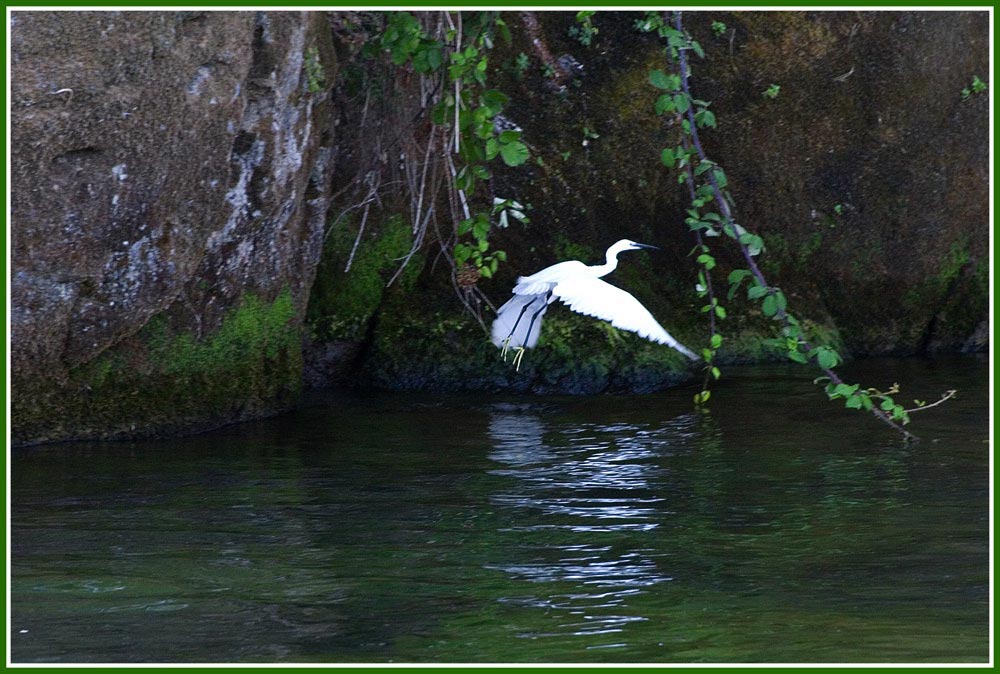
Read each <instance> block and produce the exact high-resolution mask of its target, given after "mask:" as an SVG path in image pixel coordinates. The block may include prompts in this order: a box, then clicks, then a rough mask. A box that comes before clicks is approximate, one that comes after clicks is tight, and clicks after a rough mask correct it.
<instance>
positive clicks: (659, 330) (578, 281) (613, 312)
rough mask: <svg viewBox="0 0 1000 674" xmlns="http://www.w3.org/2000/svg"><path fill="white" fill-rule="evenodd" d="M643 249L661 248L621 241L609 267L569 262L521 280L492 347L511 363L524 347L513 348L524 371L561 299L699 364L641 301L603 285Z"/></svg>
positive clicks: (499, 313) (612, 251)
mask: <svg viewBox="0 0 1000 674" xmlns="http://www.w3.org/2000/svg"><path fill="white" fill-rule="evenodd" d="M640 248H653V249H656V246H647V245H646V244H642V243H636V242H635V241H630V240H628V239H622V240H621V241H618V242H617V243H615V244H614V245H613V246H611V247H610V248H608V252H607V253H606V256H605V257H606V259H607V262H605V263H604V264H600V265H594V266H588V265H585V264H584V263H582V262H579V261H578V260H569V261H568V262H559V263H558V264H554V265H552V266H551V267H546V268H545V269H543V270H541V271H540V272H536V273H534V274H532V275H531V276H522V277H520V278H519V279H518V280H517V284H516V285H515V286H514V297H512V298H511V299H510V300H509V301H508V302H507V303H506V304H504V305H503V306H502V307H500V309H498V310H497V317H496V320H495V321H493V331H492V336H491V339H492V341H493V343H494V344H496V345H497V346H498V347H500V348H501V349H502V352H501V354H502V355H503V356H504V358H506V356H507V351H508V349H509V348H510V345H511V343H512V342H513V343H514V344H517V343H518V342H520V344H521V345H520V346H518V347H515V348H514V351H515V352H516V353H515V355H514V364H515V365H516V366H517V368H518V369H520V367H521V359H522V358H523V357H524V350H525V349H530V348H532V347H534V346H535V344H537V343H538V335H539V333H540V332H541V330H542V316H543V315H544V314H545V311H546V309H548V306H549V304H550V303H551V302H552V301H553V300H555V299H559V300H561V301H562V302H563V303H564V304H565V305H566V306H568V307H569V308H570V309H572V310H573V311H576V312H578V313H581V314H585V315H587V316H594V317H596V318H600V319H603V320H605V321H609V322H610V323H611V325H613V326H615V327H616V328H620V329H622V330H628V331H630V332H634V333H636V334H638V335H639V336H640V337H643V338H645V339H648V340H650V341H653V342H657V343H659V344H666V345H667V346H671V347H673V348H674V349H677V350H678V351H680V352H681V353H683V354H684V355H685V356H687V357H688V358H690V359H691V360H698V356H696V355H695V354H694V353H692V352H691V350H690V349H688V348H687V347H686V346H684V345H683V344H681V343H680V342H678V341H677V340H676V339H674V338H673V337H671V336H670V333H668V332H667V331H666V330H664V329H663V327H662V326H661V325H660V324H659V323H657V322H656V319H655V318H653V315H652V314H651V313H649V311H648V310H647V309H646V307H644V306H642V304H641V303H640V302H639V300H637V299H636V298H634V297H633V296H632V295H630V294H629V293H627V292H625V291H624V290H622V289H621V288H616V287H615V286H613V285H611V284H609V283H605V282H604V281H602V280H600V277H602V276H606V275H607V274H610V273H611V272H613V271H614V270H615V268H616V267H617V266H618V253H621V252H623V251H626V250H638V249H640ZM529 309H530V311H531V314H530V318H529V319H528V320H527V322H526V324H525V322H524V321H523V319H524V317H525V314H527V313H528V311H529Z"/></svg>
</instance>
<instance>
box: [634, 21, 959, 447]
mask: <svg viewBox="0 0 1000 674" xmlns="http://www.w3.org/2000/svg"><path fill="white" fill-rule="evenodd" d="M671 23H672V24H673V25H671ZM637 27H638V28H639V29H640V30H643V31H653V30H655V31H656V32H657V33H658V34H659V35H660V36H661V37H663V38H665V39H666V41H667V54H668V55H669V57H670V62H671V64H672V68H671V70H672V72H671V73H670V74H667V73H666V72H664V71H663V70H655V71H653V72H652V73H650V78H649V79H650V83H651V84H652V85H653V86H655V87H656V88H658V89H660V90H661V91H662V92H663V93H661V95H660V96H659V98H658V99H657V101H656V105H655V107H656V111H657V113H658V114H667V113H670V114H672V115H673V118H674V120H675V122H676V123H677V124H676V126H677V127H678V128H679V129H680V132H681V139H680V143H679V145H677V146H676V147H669V148H666V149H664V150H663V151H662V153H661V160H662V162H663V163H664V165H666V166H667V167H668V168H675V169H677V171H678V176H677V179H678V182H681V183H686V184H687V191H688V195H689V197H690V199H691V208H690V209H688V211H687V214H688V217H687V218H686V220H685V222H686V224H687V225H688V227H689V228H690V229H691V231H693V232H694V234H695V239H696V247H695V252H697V253H698V257H697V262H698V264H699V265H700V266H701V268H700V269H699V271H698V283H697V285H696V287H695V289H696V292H697V293H698V295H699V296H701V297H706V298H707V300H708V304H706V305H705V306H704V307H702V311H705V312H707V313H708V314H709V316H710V325H709V329H710V343H709V347H708V348H706V349H704V350H703V355H704V357H705V361H706V374H705V379H704V382H703V386H702V390H701V391H700V392H699V393H698V394H696V395H695V403H696V404H704V403H705V402H707V401H708V398H709V393H710V392H709V389H708V385H709V383H710V381H711V379H718V377H719V374H720V372H719V370H718V368H717V366H716V365H715V364H714V363H713V361H714V358H715V355H716V352H717V350H718V348H719V347H720V346H721V344H722V340H723V338H722V336H721V334H719V332H718V331H717V326H716V319H717V318H718V319H724V318H725V317H726V312H725V309H724V308H723V307H722V306H721V305H720V304H719V302H718V299H717V297H716V296H715V293H714V290H713V287H712V281H711V279H712V275H711V271H712V269H713V268H714V267H715V259H714V258H713V257H712V255H711V254H710V250H709V247H708V246H707V245H706V243H705V238H704V237H719V236H725V237H728V238H729V239H731V240H732V241H733V242H734V243H735V244H736V246H737V247H738V249H739V251H740V254H741V256H742V258H743V260H744V261H745V262H746V268H743V269H735V270H734V271H733V272H732V273H730V274H729V278H728V279H727V280H728V282H729V286H730V288H729V295H728V296H729V298H730V299H732V298H733V297H734V296H735V294H736V292H737V291H738V290H739V289H740V287H741V285H742V284H743V282H744V281H747V280H748V287H747V298H748V299H750V300H755V301H759V302H760V303H761V312H762V313H763V314H764V315H765V316H767V317H770V318H772V319H774V320H776V321H780V322H781V325H782V327H781V335H782V336H781V338H778V339H772V340H767V343H768V344H769V345H771V346H777V347H779V348H781V349H783V350H784V351H785V354H786V355H787V357H788V358H789V359H791V360H793V361H795V362H798V363H808V362H810V361H813V362H814V363H815V364H816V365H817V366H818V367H819V368H820V369H821V370H822V371H823V373H824V375H823V376H821V377H819V378H817V379H816V380H815V381H816V383H825V384H826V387H825V390H826V393H827V396H828V397H829V398H830V399H843V400H844V404H845V406H846V407H848V408H852V409H864V410H867V411H869V412H870V413H871V414H872V415H873V416H875V417H876V418H877V419H879V421H881V422H883V423H884V424H886V425H888V426H889V427H891V428H893V429H894V430H895V431H897V432H898V433H900V434H901V435H902V436H903V437H904V438H906V439H908V440H909V439H915V437H916V436H914V435H912V434H911V433H910V432H909V431H907V430H906V429H905V428H903V425H905V424H907V423H909V421H910V418H909V415H910V414H911V413H913V412H917V411H921V410H924V409H927V408H929V407H933V406H935V405H938V404H940V403H941V402H944V400H946V399H947V398H949V397H951V396H952V395H954V392H953V391H949V392H948V393H946V394H944V396H943V397H942V399H941V400H939V401H938V402H936V403H933V404H930V405H927V404H919V405H918V406H917V407H916V408H914V409H909V410H908V409H905V408H904V407H903V406H902V405H900V404H898V403H897V402H896V401H895V400H894V398H893V397H892V396H893V395H894V394H896V393H898V392H899V389H898V386H896V385H894V386H893V387H892V388H890V389H889V390H888V391H884V392H883V391H878V390H877V389H873V388H867V389H861V386H860V384H847V383H845V382H844V381H843V379H841V377H840V376H839V375H838V374H837V372H836V371H835V370H834V368H835V367H836V366H838V365H839V364H840V363H841V362H842V358H841V356H840V354H839V353H838V352H837V351H836V350H835V349H833V348H832V347H830V346H827V345H818V346H814V345H813V344H812V343H811V342H810V340H809V339H807V336H806V334H805V332H804V330H803V329H802V325H801V323H800V322H799V320H798V319H797V318H796V317H795V316H794V315H793V314H792V313H791V312H790V311H789V310H788V302H787V298H786V297H785V294H784V293H783V292H782V291H781V289H780V288H778V287H777V286H774V285H771V284H770V283H769V282H768V280H767V279H766V278H765V276H764V274H763V272H762V271H761V269H760V266H759V265H758V264H757V260H756V258H757V256H758V255H760V253H761V252H762V251H763V250H764V241H763V239H762V238H761V237H760V236H758V235H756V234H753V233H751V232H749V231H748V230H746V229H745V228H744V227H742V226H741V225H739V224H738V223H737V222H736V219H735V216H734V212H733V209H734V205H735V202H734V201H733V198H732V195H731V194H730V193H729V191H728V190H727V189H726V187H727V184H728V181H727V179H726V174H725V172H724V171H723V169H722V168H721V167H720V166H719V165H718V164H716V163H715V162H713V161H712V160H711V159H709V158H708V156H707V154H706V153H705V149H704V147H703V145H702V143H701V139H700V137H699V132H698V131H699V129H703V128H706V127H714V126H715V115H714V113H712V112H711V111H710V110H709V109H708V108H709V105H710V103H708V102H707V101H702V100H699V99H696V98H694V96H693V95H692V93H691V85H690V76H691V70H690V63H689V52H693V53H695V54H696V55H698V56H699V57H704V51H703V50H702V48H701V45H699V44H698V42H697V41H695V40H694V39H692V37H691V36H690V35H689V34H688V33H687V32H686V31H685V30H684V27H683V24H682V20H681V12H680V11H674V12H673V14H672V21H671V17H670V16H669V15H667V14H666V13H664V14H663V15H659V14H657V13H655V12H647V14H646V17H645V19H643V20H640V21H639V22H638V23H637ZM713 204H714V206H713ZM710 375H711V376H710Z"/></svg>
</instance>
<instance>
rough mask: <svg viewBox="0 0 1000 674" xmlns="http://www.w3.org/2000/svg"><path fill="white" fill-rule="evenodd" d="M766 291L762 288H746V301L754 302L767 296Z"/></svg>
mask: <svg viewBox="0 0 1000 674" xmlns="http://www.w3.org/2000/svg"><path fill="white" fill-rule="evenodd" d="M767 291H768V289H767V288H765V287H764V286H750V287H749V288H747V299H750V300H756V299H760V298H761V297H763V296H764V295H767Z"/></svg>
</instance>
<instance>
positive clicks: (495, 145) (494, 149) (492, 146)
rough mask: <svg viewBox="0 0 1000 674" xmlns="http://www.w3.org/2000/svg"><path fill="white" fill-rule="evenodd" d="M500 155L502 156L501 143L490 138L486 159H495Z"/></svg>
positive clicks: (487, 143) (487, 142)
mask: <svg viewBox="0 0 1000 674" xmlns="http://www.w3.org/2000/svg"><path fill="white" fill-rule="evenodd" d="M498 154H500V141H498V140H497V139H496V138H490V139H489V140H488V141H486V158H487V159H493V158H494V157H496V156H497V155H498Z"/></svg>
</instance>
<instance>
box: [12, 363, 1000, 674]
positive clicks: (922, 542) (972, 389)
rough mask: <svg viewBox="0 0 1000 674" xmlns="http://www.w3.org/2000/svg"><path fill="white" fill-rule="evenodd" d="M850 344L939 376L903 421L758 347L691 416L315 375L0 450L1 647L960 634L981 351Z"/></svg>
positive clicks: (186, 653) (738, 649)
mask: <svg viewBox="0 0 1000 674" xmlns="http://www.w3.org/2000/svg"><path fill="white" fill-rule="evenodd" d="M851 367H853V368H855V372H849V374H851V376H852V377H856V378H857V379H862V380H865V381H872V382H873V383H876V382H878V381H881V380H883V379H887V380H889V381H895V380H898V381H900V382H901V383H902V384H903V386H904V389H906V390H908V391H912V392H913V395H915V396H920V397H924V398H932V397H933V395H934V394H935V392H936V391H939V390H944V389H946V388H959V389H960V391H961V394H960V397H959V398H958V399H956V400H954V401H949V403H948V405H947V406H942V408H941V409H936V410H933V411H929V412H928V413H927V414H926V416H925V417H924V418H922V419H920V420H919V422H918V423H919V425H920V426H919V430H920V431H921V433H922V434H923V435H924V437H925V439H924V441H923V442H921V443H919V444H917V445H910V446H907V445H903V444H900V443H899V442H898V440H897V438H896V437H895V436H893V435H892V434H890V433H886V432H885V431H883V430H882V429H881V428H880V427H879V426H877V425H876V424H873V423H869V422H868V421H867V420H861V421H859V420H858V415H857V414H855V413H852V412H849V411H843V410H839V409H838V408H836V407H832V406H830V405H828V404H826V403H825V402H824V401H823V400H822V394H821V393H817V391H816V389H815V387H813V386H812V384H811V383H810V379H809V377H808V373H805V372H803V371H802V370H801V369H799V368H785V367H769V368H748V369H746V370H744V371H739V370H735V371H733V372H731V373H727V374H728V376H727V378H726V380H724V382H723V383H724V386H723V387H722V388H720V390H719V391H718V392H717V394H716V396H714V397H713V398H714V399H715V405H714V406H713V409H712V412H711V414H695V413H692V411H691V408H690V404H689V400H690V391H685V390H679V391H667V392H664V393H661V394H656V395H649V396H632V397H601V398H557V397H548V398H532V399H526V398H524V399H506V400H502V401H498V400H496V399H488V398H481V399H470V398H467V397H465V398H460V397H454V396H426V395H421V396H399V395H385V396H381V395H380V396H343V395H339V396H338V395H333V396H329V395H323V396H316V397H314V398H313V399H312V400H311V401H309V402H307V403H306V404H304V405H303V406H302V408H301V409H300V410H298V411H297V412H296V413H294V414H291V415H287V416H285V417H281V418H278V419H272V420H268V421H265V422H260V423H257V424H249V425H244V426H239V427H233V428H231V429H227V430H225V431H222V432H219V433H215V434H211V435H206V436H200V437H196V438H188V439H183V440H177V441H167V442H145V443H117V444H99V443H90V444H86V445H65V446H54V447H42V448H32V449H28V450H23V451H19V452H16V453H15V455H14V458H13V461H12V467H11V471H12V483H13V493H12V503H11V507H12V527H13V528H12V550H13V555H12V557H13V559H12V580H13V585H12V606H13V613H12V631H11V635H10V636H11V641H12V647H13V658H14V660H15V661H25V662H29V661H34V662H43V661H52V662H75V661H81V662H100V661H124V662H139V661H172V662H177V661H183V662H214V661H238V662H253V661H262V662H274V661H282V662H299V661H301V662H322V661H327V662H434V661H438V662H510V661H523V662H965V661H983V660H984V659H985V658H986V644H987V639H986V637H987V626H988V622H987V609H988V567H987V564H988V556H987V553H988V547H987V544H988V539H987V530H988V522H989V520H988V498H989V481H988V480H989V476H988V445H987V444H986V439H987V436H986V433H987V426H986V423H987V416H986V409H987V391H986V380H985V369H984V367H985V362H984V361H983V360H982V359H979V358H954V359H938V360H932V361H919V360H915V361H881V362H871V363H867V364H865V363H860V364H854V365H852V366H851ZM865 368H868V369H867V370H866V369H865Z"/></svg>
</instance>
